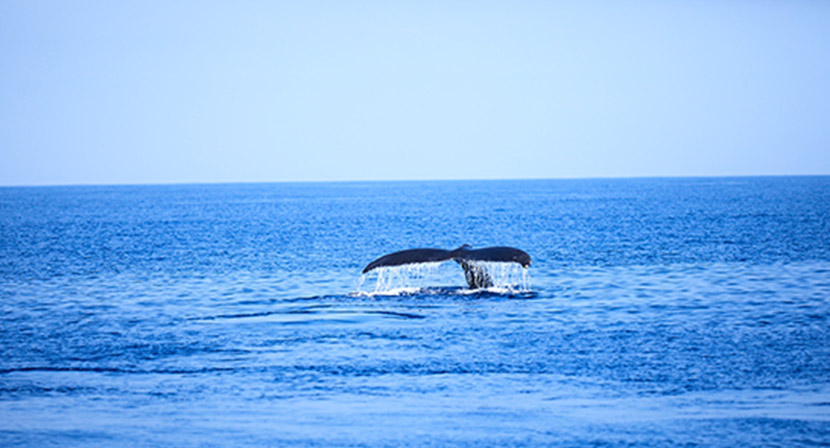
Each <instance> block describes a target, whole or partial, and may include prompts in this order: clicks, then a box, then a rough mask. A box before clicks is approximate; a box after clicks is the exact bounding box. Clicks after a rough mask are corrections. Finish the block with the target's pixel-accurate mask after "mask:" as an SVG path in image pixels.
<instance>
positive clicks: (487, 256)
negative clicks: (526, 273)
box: [363, 244, 530, 288]
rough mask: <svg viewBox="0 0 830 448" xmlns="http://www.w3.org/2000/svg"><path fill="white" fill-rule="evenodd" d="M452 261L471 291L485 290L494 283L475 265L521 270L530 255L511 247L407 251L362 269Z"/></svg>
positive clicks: (485, 272)
mask: <svg viewBox="0 0 830 448" xmlns="http://www.w3.org/2000/svg"><path fill="white" fill-rule="evenodd" d="M448 260H454V261H455V262H456V263H458V264H459V265H461V268H462V269H464V277H465V278H466V280H467V285H469V287H470V288H487V287H490V286H493V280H492V278H491V277H490V275H489V274H488V273H487V271H486V270H484V269H483V268H482V267H481V266H480V265H478V264H477V263H475V262H477V261H493V262H503V263H518V264H520V265H521V266H522V267H525V268H526V267H528V266H530V255H528V254H527V252H525V251H523V250H520V249H516V248H514V247H506V246H496V247H485V248H482V249H473V248H472V247H470V245H468V244H464V245H462V246H461V247H459V248H457V249H453V250H444V249H431V248H426V249H409V250H402V251H400V252H393V253H391V254H387V255H384V256H382V257H380V258H378V259H377V260H375V261H373V262H371V263H369V264H368V265H366V267H365V268H364V269H363V273H364V274H365V273H367V272H369V271H371V270H373V269H376V268H380V267H389V266H401V265H405V264H416V263H436V262H442V261H448Z"/></svg>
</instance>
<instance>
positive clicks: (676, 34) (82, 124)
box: [0, 0, 830, 185]
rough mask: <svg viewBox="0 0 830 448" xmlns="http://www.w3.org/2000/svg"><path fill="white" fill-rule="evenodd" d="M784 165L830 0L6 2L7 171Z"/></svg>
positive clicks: (801, 144)
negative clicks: (829, 0) (680, 0)
mask: <svg viewBox="0 0 830 448" xmlns="http://www.w3.org/2000/svg"><path fill="white" fill-rule="evenodd" d="M789 174H830V2H827V1H799V0H791V1H764V0H752V1H737V0H718V1H715V0H712V1H702V0H701V1H695V0H688V1H682V2H679V1H574V2H554V1H522V0H517V1H501V2H488V1H471V2H464V1H429V0H425V1H411V2H407V1H378V2H370V1H315V0H310V1H299V2H288V1H286V2H278V1H262V2H257V1H224V2H211V1H187V0H174V1H135V2H121V1H109V0H108V1H100V2H96V1H86V0H79V1H72V2H66V1H37V0H35V1H33V0H25V1H18V0H3V1H2V2H0V185H64V184H143V183H191V182H274V181H277V182H279V181H341V180H397V179H517V178H580V177H640V176H726V175H737V176H741V175H789Z"/></svg>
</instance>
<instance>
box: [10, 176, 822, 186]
mask: <svg viewBox="0 0 830 448" xmlns="http://www.w3.org/2000/svg"><path fill="white" fill-rule="evenodd" d="M828 176H830V174H804V173H801V174H728V175H716V174H703V175H631V176H625V175H623V176H585V177H505V178H458V179H449V178H445V179H428V178H421V179H418V178H413V179H382V178H381V179H338V180H251V181H245V180H242V181H171V182H164V181H160V182H144V183H140V182H134V183H131V182H126V183H83V182H81V183H55V184H2V185H0V188H55V187H142V186H147V187H152V186H174V185H245V184H250V185H256V184H339V183H342V184H346V183H382V182H487V181H493V182H499V181H508V182H512V181H540V180H562V181H568V180H636V179H730V178H736V179H740V178H759V177H828Z"/></svg>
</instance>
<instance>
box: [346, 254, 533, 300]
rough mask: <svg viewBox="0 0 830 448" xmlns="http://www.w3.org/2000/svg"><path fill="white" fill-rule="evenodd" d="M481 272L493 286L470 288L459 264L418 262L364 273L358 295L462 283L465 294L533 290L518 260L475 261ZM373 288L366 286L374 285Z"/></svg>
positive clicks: (528, 277) (416, 290)
mask: <svg viewBox="0 0 830 448" xmlns="http://www.w3.org/2000/svg"><path fill="white" fill-rule="evenodd" d="M475 268H476V270H477V271H480V272H483V273H486V275H489V276H490V279H491V280H492V283H493V285H492V286H490V287H488V288H482V289H477V290H468V289H466V284H465V282H464V273H463V272H462V271H461V270H460V268H456V266H455V263H417V264H407V265H402V266H391V267H382V268H377V269H375V270H373V271H372V272H370V273H368V274H364V275H361V276H360V279H359V280H358V282H357V285H356V293H357V294H361V295H363V294H367V295H376V294H379V295H404V294H417V293H419V292H423V291H429V290H430V289H431V288H434V287H435V285H438V284H449V285H451V286H458V287H459V288H460V291H463V292H462V293H463V294H468V293H477V292H480V291H487V292H492V293H497V294H512V293H520V292H530V291H531V288H530V273H529V272H528V271H529V270H528V269H526V268H522V267H521V266H519V265H518V264H516V263H501V262H490V261H486V262H485V261H479V262H475ZM373 276H374V278H375V284H374V288H373V289H372V290H368V289H364V287H367V286H369V285H371V281H370V279H371V278H372V277H373Z"/></svg>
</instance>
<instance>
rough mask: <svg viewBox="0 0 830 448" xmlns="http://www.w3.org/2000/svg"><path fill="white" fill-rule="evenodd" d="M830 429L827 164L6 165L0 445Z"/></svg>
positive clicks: (821, 435) (616, 436) (296, 442)
mask: <svg viewBox="0 0 830 448" xmlns="http://www.w3.org/2000/svg"><path fill="white" fill-rule="evenodd" d="M463 243H469V244H472V245H473V246H476V247H484V246H489V245H511V246H515V247H519V248H522V249H524V250H526V251H527V252H528V253H530V255H531V256H532V257H533V264H532V266H531V267H530V269H529V271H528V274H529V278H527V279H525V280H527V284H525V285H516V288H507V289H499V290H487V291H477V292H472V293H471V292H468V291H466V290H465V289H464V288H463V285H464V281H463V274H462V272H461V270H460V268H459V267H458V266H455V265H454V263H452V262H449V263H445V264H442V265H440V266H437V267H432V268H431V269H427V270H421V271H418V272H415V273H414V275H412V276H411V278H409V277H406V276H405V275H404V276H402V277H401V278H396V279H395V280H394V282H393V283H395V282H397V283H395V284H393V285H391V286H390V285H389V284H386V283H382V282H379V281H378V280H379V279H378V275H377V274H376V273H370V274H369V275H367V276H365V277H364V276H361V274H360V271H361V269H362V268H363V266H365V265H366V264H367V263H368V262H370V261H371V260H373V259H374V258H377V257H379V256H380V255H383V254H385V253H388V252H392V251H396V250H401V249H406V248H412V247H442V248H453V247H457V246H459V245H461V244H463ZM408 273H409V274H412V272H408ZM404 274H407V272H404ZM387 280H388V279H387ZM376 291H379V292H376ZM828 443H830V177H826V176H825V177H764V178H700V179H618V180H538V181H475V182H474V181H458V182H449V181H447V182H370V183H308V184H302V183H294V184H234V185H169V186H112V187H81V186H78V187H37V188H0V445H2V446H62V447H63V446H85V447H86V446H171V445H175V446H228V445H232V446H481V445H485V446H495V445H498V446H526V445H553V446H597V445H601V446H632V445H636V446H677V445H683V446H826V445H827V444H828Z"/></svg>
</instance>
